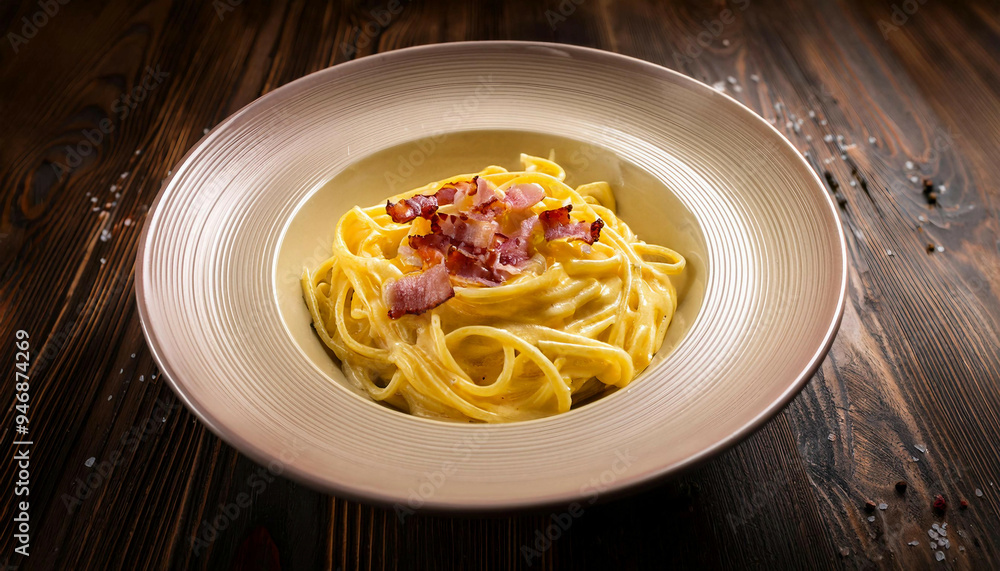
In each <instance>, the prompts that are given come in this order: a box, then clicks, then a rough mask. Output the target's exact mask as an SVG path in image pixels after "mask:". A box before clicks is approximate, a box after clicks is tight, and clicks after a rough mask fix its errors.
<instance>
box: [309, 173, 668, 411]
mask: <svg viewBox="0 0 1000 571" xmlns="http://www.w3.org/2000/svg"><path fill="white" fill-rule="evenodd" d="M521 162H522V164H523V167H524V168H523V170H522V171H518V172H508V171H507V170H505V169H503V168H501V167H497V166H490V167H487V168H485V169H484V170H482V171H480V172H479V173H474V174H461V175H457V176H453V177H450V178H447V179H444V180H441V181H437V182H433V183H430V184H428V185H426V186H423V187H421V188H417V189H414V190H411V191H409V192H406V193H403V194H401V195H398V196H396V197H393V198H391V199H389V200H388V202H387V203H386V204H385V205H376V206H372V207H369V208H360V207H355V208H354V209H352V210H351V211H349V212H348V213H347V214H345V215H344V216H343V217H342V218H341V219H340V221H339V222H338V223H337V227H336V234H335V238H334V241H333V251H332V255H331V257H330V258H329V259H328V260H326V262H324V263H323V264H322V265H321V266H320V267H319V268H316V269H315V270H314V271H311V272H310V271H309V270H308V269H307V270H306V271H305V272H304V274H303V278H302V289H303V293H304V296H305V300H306V303H307V304H308V306H309V311H310V313H311V314H312V319H313V325H314V328H315V330H316V332H317V333H318V335H319V337H320V338H321V339H322V341H323V343H325V344H326V346H327V347H329V348H330V349H331V350H332V351H333V352H334V354H336V356H337V358H338V359H339V360H340V361H341V364H342V367H343V370H344V373H345V374H346V375H347V376H348V378H350V379H351V380H352V382H354V383H356V384H358V385H359V386H360V387H363V388H364V390H365V391H367V393H368V394H369V395H371V397H372V398H373V399H375V400H377V401H382V402H384V403H387V404H390V405H392V406H394V407H396V408H398V409H400V410H402V411H406V412H409V413H411V414H414V415H419V416H423V417H431V418H437V419H446V420H458V421H466V422H510V421H517V420H528V419H534V418H540V417H544V416H549V415H552V414H557V413H561V412H566V411H568V410H569V409H570V408H571V407H572V406H573V404H574V403H579V402H581V401H584V400H586V399H589V398H591V397H594V396H596V395H598V394H600V393H603V392H604V391H606V390H609V389H610V388H611V387H624V386H625V385H627V384H628V383H629V382H630V381H631V380H632V379H633V378H634V377H635V376H636V375H637V374H638V373H639V372H641V371H642V370H643V369H644V368H645V367H646V366H647V365H649V363H650V360H651V359H652V357H653V355H654V353H655V352H656V351H657V350H658V349H659V347H660V345H661V344H662V343H663V338H664V335H665V334H666V331H667V327H668V325H669V324H670V321H671V318H672V317H673V314H674V311H675V310H676V307H677V296H676V290H675V288H674V285H673V284H672V283H671V280H670V276H671V275H675V274H679V273H680V272H681V271H682V270H683V269H684V264H685V260H684V258H683V257H682V256H681V255H680V254H678V253H677V252H674V251H673V250H670V249H668V248H665V247H662V246H656V245H652V244H647V243H645V242H643V241H641V240H639V239H638V238H637V237H636V235H635V234H634V233H633V232H632V231H631V230H630V229H629V227H628V226H627V225H626V224H625V223H624V222H622V221H621V220H619V219H618V217H617V216H616V215H615V199H614V195H613V194H612V191H611V188H610V186H609V185H608V184H607V183H605V182H593V183H589V184H584V185H582V186H579V187H577V188H575V189H574V188H571V187H570V186H568V185H566V183H565V182H564V181H565V178H566V173H565V171H564V170H563V169H562V168H561V167H560V166H559V165H558V164H556V163H555V162H553V161H551V160H546V159H543V158H539V157H533V156H529V155H521Z"/></svg>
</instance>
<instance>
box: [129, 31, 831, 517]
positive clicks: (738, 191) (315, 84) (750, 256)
mask: <svg viewBox="0 0 1000 571" xmlns="http://www.w3.org/2000/svg"><path fill="white" fill-rule="evenodd" d="M550 150H555V152H556V158H557V160H559V161H560V162H561V163H562V164H563V165H564V166H565V167H566V168H567V171H569V177H570V180H569V181H568V182H570V184H578V183H580V182H586V181H589V180H596V179H605V180H608V181H609V182H610V183H611V184H612V186H613V187H614V189H615V191H616V194H617V196H618V200H619V205H620V206H619V210H620V216H621V217H622V218H623V219H624V220H625V221H626V222H627V223H628V224H629V225H630V226H632V227H633V228H634V229H635V230H636V231H637V232H638V234H639V236H640V237H641V238H643V239H645V240H647V241H650V242H656V243H662V244H664V245H668V246H670V247H672V248H674V249H676V250H678V251H680V252H681V253H683V254H684V255H686V256H687V258H688V261H689V265H688V270H687V276H686V278H685V279H684V280H682V281H681V282H679V283H678V286H679V287H680V289H681V291H682V294H683V298H682V301H681V305H680V307H679V310H678V314H677V317H676V318H675V321H674V323H673V325H672V326H671V330H670V334H669V338H668V341H667V343H666V344H665V346H664V348H663V349H661V351H660V352H659V353H658V355H657V359H656V360H655V361H654V364H653V365H652V366H651V367H650V368H649V369H647V370H646V371H645V372H644V373H643V374H642V375H641V376H640V377H639V378H638V379H636V380H635V381H633V383H632V384H630V385H629V386H628V387H627V388H626V389H625V390H621V391H618V392H616V393H614V394H612V395H609V396H607V397H605V398H602V399H600V400H598V401H596V402H594V403H591V404H587V405H585V406H581V407H579V408H575V409H574V410H572V411H570V412H569V413H566V414H563V415H558V416H554V417H550V418H546V419H542V420H536V421H531V422H523V423H513V424H507V425H460V424H450V423H445V422H439V421H432V420H426V419H420V418H415V417H411V416H408V415H406V414H403V413H400V412H398V411H395V410H391V409H388V408H386V407H384V406H381V405H379V404H376V403H375V402H373V401H371V400H370V399H368V398H367V397H366V396H365V395H364V394H361V393H360V392H359V391H358V390H357V389H355V388H353V387H351V386H350V385H349V384H348V383H347V381H346V380H345V379H344V376H343V375H342V374H341V372H340V370H339V369H338V367H337V365H336V364H335V363H334V361H333V360H331V359H330V357H329V356H328V355H327V353H326V352H325V351H324V350H323V348H322V345H321V344H320V342H319V340H318V339H317V338H316V337H315V334H314V333H313V332H312V331H311V329H310V327H309V315H308V313H307V311H306V309H305V306H304V304H303V302H302V299H301V293H300V290H299V285H298V276H299V275H300V273H301V271H302V268H303V266H311V267H313V266H316V265H318V263H319V262H320V261H321V260H322V259H324V258H326V257H327V255H328V252H329V244H330V238H331V236H332V234H333V228H334V224H335V223H336V221H337V219H338V218H339V217H340V215H341V214H343V212H345V211H346V210H347V209H348V208H350V207H351V206H353V205H355V204H360V205H364V206H367V205H369V204H374V203H376V202H379V201H381V200H384V199H385V197H386V196H388V195H390V194H395V193H397V192H400V191H402V190H405V189H407V188H409V187H413V186H417V185H418V184H423V183H425V182H428V181H430V180H434V179H438V178H441V177H443V176H445V175H449V174H453V173H455V172H462V171H472V170H478V169H480V168H482V167H483V166H486V165H487V164H500V165H503V166H507V167H508V168H514V167H517V166H518V163H517V156H518V155H517V153H518V152H521V151H524V152H528V153H531V154H536V155H546V154H548V152H549V151H550ZM136 275H137V279H136V291H137V297H138V303H139V310H140V314H141V316H142V323H143V329H144V332H145V334H146V338H147V339H148V341H149V344H150V347H151V348H152V351H153V354H154V357H155V358H156V360H157V362H158V363H159V365H160V368H161V370H162V372H163V373H165V374H166V376H167V378H168V379H169V380H170V383H171V385H172V386H173V388H174V390H175V391H176V392H177V393H178V394H179V395H180V397H181V398H182V399H183V400H184V401H185V403H186V404H187V406H188V407H189V408H190V409H191V410H192V411H194V412H195V414H197V415H198V416H199V417H200V418H201V419H202V421H203V422H205V423H206V424H207V425H208V426H209V427H210V428H211V429H212V430H213V431H214V432H215V433H217V434H218V435H219V436H221V437H222V438H224V439H225V440H226V441H228V442H229V443H231V444H232V445H233V446H235V447H237V448H238V449H240V450H241V451H243V452H244V453H246V454H247V455H249V456H250V457H252V458H253V459H255V460H257V461H258V462H261V463H262V464H271V465H272V467H273V468H275V469H276V470H281V471H282V473H284V474H286V475H289V476H292V477H294V478H296V479H299V480H301V481H303V482H306V483H308V484H311V485H313V486H315V487H318V488H321V489H324V490H328V491H330V492H333V493H335V494H338V495H342V496H348V497H352V498H358V499H363V500H368V501H376V502H380V503H385V504H389V505H397V506H400V507H401V508H405V509H417V508H432V509H476V510H492V509H509V508H518V507H526V506H537V505H543V504H557V503H563V502H569V501H573V500H575V499H576V500H583V501H591V500H594V499H596V498H598V497H600V496H602V495H605V494H609V493H611V492H617V491H621V490H623V489H626V488H629V487H633V486H636V485H638V484H642V483H648V482H650V481H652V480H653V479H655V478H657V477H660V476H663V475H665V474H668V473H671V472H674V471H676V470H678V469H680V468H682V467H684V466H687V465H690V464H691V463H693V462H696V461H698V460H701V459H704V458H707V457H708V456H710V455H712V454H714V453H716V452H718V451H720V450H722V449H724V448H725V447H727V446H729V445H731V444H733V443H735V442H737V441H738V440H739V439H740V438H742V437H744V436H746V435H747V434H749V433H750V432H751V431H752V430H754V429H755V428H756V427H758V426H759V425H761V424H762V423H763V422H765V421H766V420H767V419H768V418H770V417H771V416H772V415H774V414H775V413H776V412H777V411H778V410H780V409H781V408H782V407H783V406H784V405H785V404H786V403H787V402H788V401H789V400H791V398H792V397H793V396H794V395H795V394H796V393H797V392H798V391H799V390H800V389H801V388H802V386H803V385H804V384H805V383H806V381H807V380H808V379H809V378H810V376H811V375H812V374H813V372H814V371H815V370H816V368H817V367H818V366H819V363H820V361H821V360H822V358H823V356H824V354H825V352H826V351H827V350H828V348H829V346H830V344H831V342H832V340H833V336H834V334H835V331H836V328H837V325H838V323H839V319H840V316H841V313H842V310H843V304H844V293H845V287H846V275H847V269H846V254H845V244H844V237H843V234H842V231H841V227H840V224H839V221H838V218H837V213H836V209H835V208H834V206H833V203H832V201H831V199H830V197H829V196H828V194H827V193H826V192H825V190H824V188H823V186H822V184H821V182H820V181H819V179H818V178H817V177H816V175H815V174H814V173H813V172H812V170H811V169H810V168H809V166H808V165H807V164H806V162H805V161H804V160H803V159H802V158H801V157H800V156H799V154H798V153H797V152H796V150H795V149H794V148H793V147H792V146H791V144H789V143H788V141H786V140H785V139H784V138H783V137H782V136H781V134H779V133H778V132H777V131H776V130H774V129H773V128H772V127H771V126H770V125H769V124H768V123H767V122H765V121H763V120H762V119H761V118H759V117H758V116H756V115H755V114H753V113H752V112H751V111H749V110H748V109H746V108H745V107H743V106H742V105H740V104H739V103H737V102H735V101H734V100H732V99H730V98H728V97H726V96H725V95H723V94H721V93H718V92H716V91H714V90H713V89H711V88H709V87H707V86H705V85H703V84H701V83H698V82H696V81H693V80H691V79H689V78H687V77H684V76H682V75H679V74H677V73H674V72H671V71H669V70H667V69H664V68H662V67H658V66H656V65H652V64H649V63H646V62H642V61H639V60H636V59H631V58H628V57H624V56H619V55H615V54H612V53H607V52H602V51H597V50H592V49H586V48H579V47H572V46H564V45H555V44H542V43H521V42H472V43H452V44H442V45H432V46H422V47H417V48H411V49H404V50H399V51H394V52H390V53H386V54H378V55H374V56H371V57H366V58H362V59H359V60H356V61H352V62H350V63H345V64H342V65H338V66H336V67H333V68H330V69H326V70H323V71H320V72H317V73H314V74H311V75H309V76H307V77H304V78H302V79H300V80H298V81H294V82H292V83H290V84H288V85H285V86H283V87H281V88H279V89H277V90H275V91H273V92H271V93H269V94H267V95H265V96H264V97H261V98H260V99H258V100H257V101H254V102H253V103H251V104H250V105H248V106H247V107H245V108H243V109H242V110H241V111H239V112H238V113H236V114H235V115H233V116H232V117H230V118H229V119H227V120H226V121H224V122H223V123H221V124H220V125H219V126H218V127H216V128H215V129H214V130H213V131H212V132H211V133H210V134H209V135H207V136H206V137H205V138H204V139H203V140H202V141H201V142H199V143H198V144H197V145H196V146H195V147H194V148H193V149H192V150H191V151H190V152H189V153H188V154H187V156H186V157H185V158H184V159H183V161H182V162H181V164H180V165H179V166H178V167H177V168H175V169H174V174H173V176H172V177H171V178H170V179H169V180H168V181H166V182H165V184H164V186H163V189H162V190H161V192H160V195H159V196H158V197H157V200H156V203H155V205H154V208H153V212H152V214H151V215H150V216H149V218H148V221H147V223H146V227H145V229H144V232H143V237H142V243H141V245H140V248H139V256H138V260H137V272H136Z"/></svg>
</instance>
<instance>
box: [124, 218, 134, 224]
mask: <svg viewBox="0 0 1000 571" xmlns="http://www.w3.org/2000/svg"><path fill="white" fill-rule="evenodd" d="M123 224H125V226H131V225H132V219H131V218H126V219H125V222H123Z"/></svg>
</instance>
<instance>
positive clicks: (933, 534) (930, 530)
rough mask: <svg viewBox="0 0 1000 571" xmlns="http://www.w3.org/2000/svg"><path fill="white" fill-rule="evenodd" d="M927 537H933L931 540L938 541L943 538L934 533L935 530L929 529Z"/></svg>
mask: <svg viewBox="0 0 1000 571" xmlns="http://www.w3.org/2000/svg"><path fill="white" fill-rule="evenodd" d="M927 535H929V536H930V537H931V539H937V538H939V537H941V536H940V535H938V532H936V531H934V530H933V529H928V530H927Z"/></svg>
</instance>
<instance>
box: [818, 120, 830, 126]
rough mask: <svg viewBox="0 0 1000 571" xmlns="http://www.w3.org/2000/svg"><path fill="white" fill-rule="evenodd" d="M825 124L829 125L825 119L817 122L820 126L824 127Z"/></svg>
mask: <svg viewBox="0 0 1000 571" xmlns="http://www.w3.org/2000/svg"><path fill="white" fill-rule="evenodd" d="M827 123H829V121H827V120H826V119H823V120H822V121H820V122H819V124H820V125H826V124H827Z"/></svg>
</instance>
